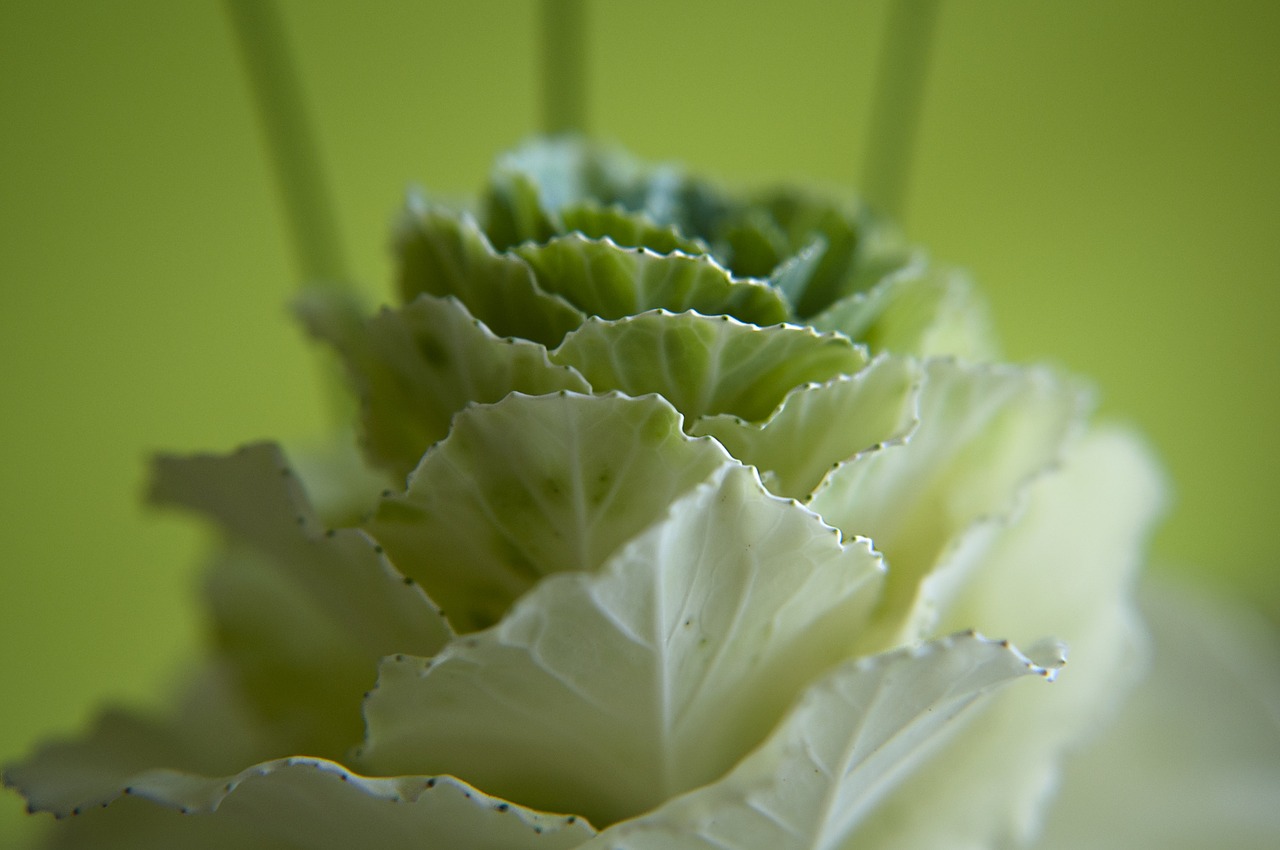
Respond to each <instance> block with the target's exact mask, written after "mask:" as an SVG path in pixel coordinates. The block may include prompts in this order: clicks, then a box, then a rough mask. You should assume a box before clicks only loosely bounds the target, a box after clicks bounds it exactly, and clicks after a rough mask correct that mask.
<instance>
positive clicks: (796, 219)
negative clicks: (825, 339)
mask: <svg viewBox="0 0 1280 850" xmlns="http://www.w3.org/2000/svg"><path fill="white" fill-rule="evenodd" d="M760 203H761V205H762V206H763V208H764V209H766V210H768V212H769V214H770V216H771V218H772V220H773V221H774V222H775V223H776V226H777V228H778V230H779V231H780V232H781V233H783V234H785V238H786V240H787V243H788V244H789V247H790V251H788V252H787V254H788V255H789V254H791V253H796V252H799V251H801V250H802V249H803V248H805V247H807V246H809V245H811V244H813V242H814V241H815V240H816V239H818V238H821V239H822V241H823V244H824V245H825V246H826V248H825V250H824V251H823V252H822V256H821V258H820V259H819V260H818V261H817V264H816V268H814V270H813V272H812V274H810V275H808V277H807V279H806V280H805V286H804V288H803V289H802V290H800V291H798V292H796V293H794V294H793V296H792V298H793V300H792V303H793V304H794V305H795V312H796V315H798V316H811V315H813V314H814V313H816V312H818V311H819V310H821V309H822V308H823V307H825V306H826V305H827V304H829V303H831V301H833V300H834V299H836V298H839V297H840V296H841V295H843V294H845V291H846V284H847V281H848V280H849V279H850V278H851V277H852V275H853V268H854V264H855V262H856V261H857V249H858V243H859V239H860V231H861V229H862V227H863V222H862V221H861V220H860V219H861V218H865V213H861V211H859V210H855V209H851V208H849V207H848V206H847V205H845V204H842V203H840V202H837V201H834V200H831V199H828V198H823V197H820V196H816V195H812V194H809V193H803V192H796V191H790V190H781V191H776V192H773V193H771V194H769V195H766V196H765V197H764V198H762V199H760ZM784 256H786V255H784ZM780 259H781V258H780Z"/></svg>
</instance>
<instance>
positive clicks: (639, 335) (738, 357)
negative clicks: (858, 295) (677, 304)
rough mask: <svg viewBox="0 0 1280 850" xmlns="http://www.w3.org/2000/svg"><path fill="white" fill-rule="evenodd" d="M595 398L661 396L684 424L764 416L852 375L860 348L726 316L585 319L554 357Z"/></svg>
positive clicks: (840, 339) (653, 314) (810, 333)
mask: <svg viewBox="0 0 1280 850" xmlns="http://www.w3.org/2000/svg"><path fill="white" fill-rule="evenodd" d="M551 356H552V359H553V360H555V362H557V363H562V364H565V365H568V366H573V367H574V368H575V369H576V370H577V371H579V372H580V373H582V374H583V375H584V376H585V377H586V379H587V380H588V381H589V382H590V383H591V386H592V388H593V389H595V390H596V391H597V392H600V391H605V390H619V391H621V392H624V393H627V394H629V395H642V394H644V393H658V394H660V395H661V396H663V397H664V398H666V399H667V400H668V401H670V402H671V403H672V404H674V405H675V406H676V409H678V410H679V411H680V412H681V413H683V414H684V415H685V416H686V417H688V418H689V419H694V418H696V417H699V416H707V415H715V414H720V413H728V414H731V415H734V416H738V417H741V418H743V419H746V420H749V421H757V420H761V419H764V418H766V417H767V416H768V415H769V414H770V413H772V412H773V411H774V409H775V408H776V407H777V406H778V404H779V403H781V401H782V399H783V397H784V396H785V395H786V394H787V392H788V391H790V390H791V389H792V388H794V387H796V386H799V385H800V384H803V383H808V382H815V381H826V380H828V379H830V378H833V377H835V376H837V375H842V374H851V373H853V372H857V371H858V370H859V369H861V368H862V366H863V365H864V364H865V363H866V355H865V354H864V353H863V351H862V349H860V348H857V347H855V346H854V345H853V344H852V343H850V342H849V340H848V339H847V338H846V337H843V336H839V335H835V334H831V335H825V336H824V335H820V334H816V333H814V332H813V331H812V330H811V329H809V328H801V327H795V326H791V325H777V326H774V327H769V328H763V329H761V328H757V327H754V326H752V325H746V324H743V323H742V322H739V321H736V320H734V319H732V318H731V317H729V316H715V317H712V316H703V315H700V314H698V313H681V314H679V315H672V314H671V313H668V312H666V311H655V312H650V313H644V314H642V315H639V316H632V317H628V318H625V319H619V320H617V321H603V320H599V319H588V320H587V322H586V323H584V324H583V325H582V327H580V328H578V330H576V331H574V332H573V333H571V334H570V335H569V336H567V337H565V341H564V342H563V343H562V344H561V345H560V347H559V348H557V349H556V350H555V351H554V352H553V353H552V355H551Z"/></svg>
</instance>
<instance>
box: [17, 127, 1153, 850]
mask: <svg viewBox="0 0 1280 850" xmlns="http://www.w3.org/2000/svg"><path fill="white" fill-rule="evenodd" d="M396 248H397V252H398V259H399V274H398V281H397V284H398V290H399V299H400V304H399V306H396V307H390V308H384V309H382V310H381V311H380V312H378V313H376V314H375V315H367V314H365V312H364V311H362V310H361V309H360V308H359V306H358V305H356V304H354V303H353V302H351V301H350V300H348V299H346V298H344V297H341V296H334V295H312V296H309V297H307V298H306V299H304V301H303V303H301V304H300V305H299V313H300V315H301V317H302V319H303V321H304V322H305V324H306V325H307V327H308V328H309V330H310V331H311V332H312V334H313V335H315V336H316V337H318V338H320V339H321V340H323V341H325V342H327V343H329V344H330V345H331V346H332V347H333V348H334V349H335V350H336V351H337V352H338V354H339V355H340V356H341V358H342V359H343V361H344V362H345V364H346V366H347V369H348V372H349V374H350V377H351V380H352V383H353V385H354V387H355V389H356V390H357V391H358V393H359V397H360V401H361V419H360V430H361V442H362V448H363V450H364V456H365V458H366V460H367V462H368V465H369V467H370V468H371V469H376V470H379V471H380V474H382V475H384V476H385V479H386V482H387V483H386V484H385V489H382V487H381V486H380V487H379V489H382V492H381V494H380V495H377V494H376V493H375V494H374V496H373V498H370V499H367V500H366V486H367V484H366V482H367V480H368V479H369V477H370V475H371V474H372V473H369V472H366V473H365V474H363V475H360V476H350V477H342V476H336V475H334V474H332V473H329V474H327V475H316V474H306V473H305V472H302V471H298V470H296V469H295V467H294V466H292V465H291V464H290V462H288V461H286V459H285V457H284V454H283V453H282V451H281V450H280V449H279V448H277V447H275V446H274V445H270V444H258V445H251V446H246V447H244V448H241V449H240V450H238V451H236V452H233V453H231V454H228V455H208V456H198V457H191V458H178V457H165V458H162V459H160V460H159V461H158V462H157V463H156V468H155V474H154V483H153V488H152V497H153V499H154V500H155V501H156V502H158V503H160V504H164V505H175V506H180V507H183V508H187V509H190V510H193V511H195V512H197V513H199V514H202V515H203V516H205V517H206V518H208V519H209V520H211V521H212V522H214V523H215V524H216V525H217V526H218V527H219V528H220V529H221V531H222V532H223V539H224V541H225V543H224V545H223V546H222V547H221V548H220V550H219V551H218V553H217V554H216V557H215V558H214V559H213V561H212V563H211V564H210V567H209V570H208V576H207V583H206V588H207V596H208V604H209V610H210V618H211V622H212V623H213V625H214V633H215V636H216V641H215V648H214V651H213V652H212V653H211V655H210V658H209V659H208V660H207V661H206V662H204V663H202V665H201V666H200V672H199V675H193V677H192V678H193V683H192V684H191V685H190V687H189V691H188V693H187V695H186V697H185V699H184V700H183V701H182V703H181V705H180V706H179V707H178V708H177V709H175V711H174V713H173V714H172V716H169V717H166V718H163V719H156V718H146V717H141V716H137V715H134V714H128V713H108V714H105V715H104V716H102V717H101V718H100V720H99V721H98V723H97V724H96V726H95V728H94V729H93V730H92V731H91V732H90V734H88V735H87V736H86V737H85V738H84V739H82V740H79V741H76V742H73V743H60V744H52V745H49V746H46V747H45V748H43V749H41V750H39V751H38V752H37V753H36V754H35V755H34V756H33V757H32V758H31V759H30V760H28V761H27V762H25V763H23V764H20V765H17V766H13V767H11V768H10V769H9V771H8V772H7V774H6V782H7V783H8V784H10V785H11V786H13V787H14V788H16V789H18V790H19V791H20V792H21V793H22V794H24V795H25V796H26V798H27V800H28V801H29V804H30V806H31V808H32V809H33V810H37V811H48V812H52V813H54V814H55V815H57V816H59V817H60V818H65V822H64V823H61V824H58V825H57V827H56V828H55V829H53V830H51V832H50V842H51V846H54V847H84V846H92V847H98V848H109V847H129V848H150V847H156V848H158V847H173V846H182V847H190V848H206V847H207V848H215V847H216V848H229V847H236V848H276V847H298V848H357V847H361V848H363V847H379V848H406V850H407V849H408V848H462V850H465V849H466V848H477V849H478V848H511V849H512V850H522V848H530V850H533V848H571V847H583V848H591V849H592V850H596V849H597V848H599V850H605V848H619V850H631V848H637V850H639V848H646V849H647V848H722V850H747V849H748V848H761V850H765V848H767V849H768V850H792V848H794V850H811V849H812V850H818V849H819V848H821V849H822V850H838V848H846V847H858V848H899V847H900V848H921V847H929V848H950V847H955V848H961V847H986V846H1006V845H1011V844H1019V843H1024V842H1026V841H1029V840H1031V839H1033V838H1034V836H1035V834H1036V830H1037V828H1038V825H1039V823H1040V820H1041V817H1042V815H1043V812H1044V810H1045V807H1046V806H1047V805H1049V803H1050V801H1051V797H1052V789H1053V786H1054V783H1055V779H1056V776H1057V773H1058V769H1059V766H1060V762H1061V760H1062V757H1063V756H1064V754H1065V753H1066V752H1067V751H1068V750H1069V749H1070V748H1071V747H1072V745H1073V744H1074V743H1076V742H1077V741H1078V740H1080V739H1081V738H1082V737H1083V736H1084V735H1085V734H1086V733H1087V732H1089V731H1091V730H1092V729H1094V728H1096V727H1097V726H1099V724H1101V723H1102V722H1103V721H1105V719H1106V718H1107V717H1108V715H1109V714H1110V713H1111V712H1112V710H1113V709H1114V708H1115V705H1116V703H1117V702H1118V700H1119V699H1120V697H1121V696H1122V695H1123V694H1124V692H1125V691H1126V689H1127V687H1128V684H1129V683H1130V681H1131V680H1132V679H1133V678H1134V676H1135V674H1136V670H1137V669H1138V667H1140V664H1139V663H1138V662H1137V659H1138V658H1139V657H1140V655H1141V651H1140V650H1141V643H1142V640H1141V636H1142V632H1141V629H1140V626H1139V625H1138V623H1137V620H1136V617H1135V616H1134V613H1133V610H1132V607H1131V603H1130V598H1129V590H1130V585H1131V582H1132V580H1133V577H1134V572H1135V568H1136V566H1137V564H1138V563H1139V561H1140V560H1141V548H1142V543H1143V540H1144V538H1145V536H1146V533H1147V531H1148V528H1149V525H1150V523H1151V521H1152V519H1153V516H1154V515H1155V513H1156V512H1157V509H1158V506H1159V503H1160V500H1161V486H1160V479H1159V476H1158V474H1157V473H1156V471H1155V468H1154V466H1153V464H1152V462H1151V461H1150V460H1149V458H1148V456H1147V454H1146V453H1145V451H1144V449H1143V447H1142V445H1141V443H1140V442H1139V441H1138V440H1136V439H1135V438H1134V437H1133V436H1131V435H1130V434H1128V433H1125V432H1123V431H1120V430H1118V429H1114V428H1105V427H1098V426H1093V425H1090V424H1089V423H1088V421H1087V416H1088V408H1089V402H1088V393H1087V391H1086V389H1085V388H1083V387H1082V386H1081V385H1079V384H1078V383H1076V382H1075V381H1073V380H1071V379H1069V378H1065V377H1063V376H1062V375H1060V374H1058V373H1056V372H1055V371H1053V370H1051V369H1046V368H1040V367H1022V366H1013V365H1007V364H1002V363H999V362H997V360H996V357H997V354H996V347H995V344H994V342H993V336H992V332H991V329H990V327H989V325H988V319H987V314H986V312H985V309H984V306H983V304H982V302H981V301H980V299H979V298H978V296H977V295H976V294H975V292H974V291H973V289H972V288H971V286H970V284H969V282H968V281H967V279H966V278H965V277H964V276H963V275H961V274H959V273H957V272H955V271H953V270H950V269H947V268H944V267H940V266H937V265H935V264H933V263H931V262H930V261H929V260H928V259H927V258H926V257H925V256H923V255H922V254H921V253H920V252H918V251H916V250H913V249H912V248H911V247H910V246H908V245H906V244H905V243H904V242H903V240H902V239H901V238H900V237H899V236H898V235H897V234H896V233H895V232H894V231H893V230H892V229H891V228H890V227H888V226H887V225H886V224H884V223H883V222H881V221H878V220H876V219H875V218H874V217H873V216H871V215H870V214H869V213H868V212H867V211H866V210H865V209H862V208H860V207H858V206H856V205H853V204H849V203H845V202H842V201H836V200H832V199H829V198H825V197H822V196H820V195H816V194H814V193H810V192H805V191H799V190H795V189H792V188H781V189H777V190H770V191H763V192H759V193H755V194H749V195H741V194H731V193H727V192H724V191H722V190H720V189H718V188H717V187H715V186H713V185H710V184H708V183H706V182H704V181H701V180H698V179H695V178H692V177H689V176H687V175H686V174H684V173H683V172H681V171H680V170H678V169H675V168H671V167H653V166H645V165H641V164H639V163H636V162H634V161H632V160H630V159H628V158H626V157H625V156H622V155H620V154H616V153H613V152H609V151H604V150H600V149H597V148H594V147H591V146H588V145H585V144H583V143H579V142H576V141H563V140H562V141H552V142H540V143H536V144H532V145H530V146H528V147H526V148H524V149H522V150H520V151H517V152H515V153H513V154H511V155H508V156H507V157H505V158H503V159H502V160H500V161H499V163H498V164H497V166H496V167H495V170H494V172H493V177H492V180H491V182H490V185H489V186H488V187H487V189H486V191H485V192H484V194H483V196H482V198H481V201H480V203H479V204H478V205H477V207H476V209H475V210H474V211H472V212H459V211H456V210H453V209H449V208H447V207H445V206H443V205H439V204H436V203H433V202H431V201H429V200H426V199H424V198H421V197H413V198H411V199H410V202H409V204H408V206H407V209H406V212H405V214H404V216H403V218H402V220H401V221H400V223H399V226H398V232H397V236H396ZM309 493H310V494H311V495H310V496H309V495H308V494H309ZM975 630H980V632H981V633H980V632H979V631H975ZM984 635H995V636H997V638H998V639H997V638H992V637H985V636H984ZM1068 646H1069V647H1070V655H1071V668H1070V670H1069V671H1066V672H1064V673H1063V675H1062V676H1061V677H1059V679H1058V681H1057V682H1056V683H1055V684H1053V685H1052V686H1050V685H1047V684H1046V683H1045V682H1044V681H1042V680H1049V679H1054V678H1055V674H1056V673H1057V671H1058V668H1059V667H1061V665H1062V664H1063V663H1064V661H1065V659H1066V648H1067V647H1068ZM1024 678H1025V679H1029V680H1031V681H1025V682H1022V681H1017V680H1019V679H1024ZM100 809H105V810H102V811H100ZM73 815H74V817H69V816H73Z"/></svg>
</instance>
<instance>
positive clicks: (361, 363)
mask: <svg viewBox="0 0 1280 850" xmlns="http://www.w3.org/2000/svg"><path fill="white" fill-rule="evenodd" d="M350 309H351V308H349V307H347V306H346V304H345V303H344V302H342V301H340V300H336V299H331V298H327V297H325V296H324V295H322V294H319V293H317V294H315V295H313V296H311V297H309V298H308V299H307V300H306V301H304V302H303V303H302V304H301V305H300V312H301V314H302V316H303V318H304V319H305V320H306V321H307V323H308V325H309V326H310V327H311V329H312V332H313V333H314V334H315V335H317V336H320V337H322V338H325V339H327V340H328V341H329V342H331V343H332V344H333V345H334V347H335V348H337V349H338V351H339V352H341V354H342V355H343V357H344V359H345V360H346V362H347V367H348V370H349V371H350V373H351V375H352V378H353V380H354V383H355V385H356V387H357V389H358V391H359V393H360V396H361V402H362V403H361V415H362V420H363V430H364V434H363V436H364V443H365V448H366V450H367V452H368V453H369V454H370V455H371V456H372V458H373V459H374V460H376V461H377V462H378V463H379V464H380V465H381V466H383V467H385V468H387V469H388V470H390V471H391V472H393V473H394V474H396V475H397V476H399V478H400V480H404V477H405V476H407V475H408V474H409V472H411V471H412V470H413V468H414V467H415V466H417V465H418V462H419V461H420V460H421V459H422V454H423V452H425V451H426V450H427V447H428V446H430V445H431V444H432V443H435V442H436V441H438V440H441V439H443V438H444V436H445V435H446V434H448V433H449V424H450V423H451V422H452V421H453V417H454V414H456V413H457V412H458V411H459V410H461V409H462V408H464V407H466V406H467V404H469V403H471V402H481V403H486V402H495V401H498V400H500V399H502V398H503V397H504V396H506V395H507V394H508V393H510V392H513V391H519V392H524V393H528V394H530V395H540V394H543V393H551V392H556V391H558V390H575V391H580V392H586V391H588V390H589V389H590V387H589V386H588V385H587V382H586V381H585V380H584V379H583V378H582V376H581V375H579V374H578V373H577V372H576V371H574V370H573V369H572V368H571V367H568V366H562V365H561V366H558V365H555V364H553V363H551V361H550V360H549V359H548V358H547V350H546V348H544V347H543V346H542V345H540V344H538V343H534V342H527V341H524V340H517V339H512V338H510V337H506V338H500V337H497V336H495V335H494V334H493V333H492V332H491V331H490V330H489V329H488V328H487V327H485V326H484V324H483V323H481V322H480V321H479V320H478V319H476V318H474V317H473V316H472V315H471V314H470V313H469V312H468V311H467V309H466V307H464V306H463V305H462V303H461V302H460V301H458V300H457V299H456V298H454V297H453V296H450V297H448V298H435V297H433V296H430V295H419V296H418V297H417V298H416V299H415V300H414V301H413V302H412V303H410V304H407V305H405V306H404V307H401V308H399V309H395V310H391V309H384V310H383V311H382V312H381V313H379V314H378V315H377V316H375V317H373V318H371V319H368V320H364V319H362V318H360V317H358V316H353V315H350V313H349V311H350Z"/></svg>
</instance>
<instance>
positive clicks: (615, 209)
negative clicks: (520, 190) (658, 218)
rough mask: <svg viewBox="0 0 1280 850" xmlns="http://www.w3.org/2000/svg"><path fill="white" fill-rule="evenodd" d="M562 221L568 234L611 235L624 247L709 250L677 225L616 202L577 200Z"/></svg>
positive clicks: (667, 251)
mask: <svg viewBox="0 0 1280 850" xmlns="http://www.w3.org/2000/svg"><path fill="white" fill-rule="evenodd" d="M560 220H561V224H562V225H563V232H565V233H573V232H576V233H581V234H582V235H583V236H586V237H587V238H588V239H604V238H605V237H608V238H609V239H612V240H613V241H614V242H615V243H617V244H618V245H620V246H622V247H624V248H648V249H649V250H650V251H653V252H654V253H657V254H670V253H672V252H674V251H680V252H682V253H685V254H705V253H707V246H706V244H704V243H703V242H701V241H699V240H697V239H689V238H686V237H684V236H682V235H681V234H680V232H679V231H678V230H676V228H675V227H674V226H672V225H670V224H665V225H663V224H657V223H656V222H655V221H654V220H653V219H651V218H650V217H649V216H648V215H646V214H645V213H643V212H630V211H628V210H625V209H623V208H622V207H620V206H616V205H615V206H607V207H606V206H601V205H599V204H595V203H589V202H582V203H577V204H574V205H572V206H568V207H565V208H564V209H563V210H561V211H560ZM542 241H545V240H542Z"/></svg>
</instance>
